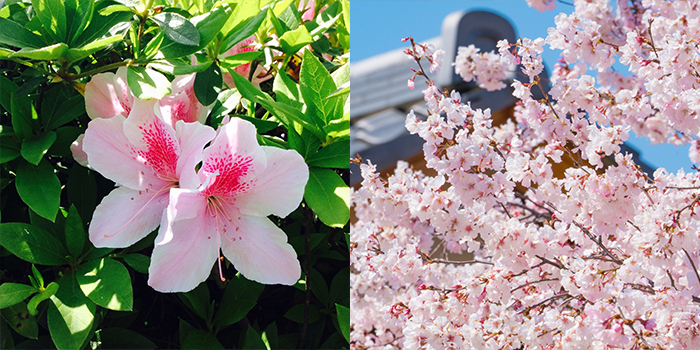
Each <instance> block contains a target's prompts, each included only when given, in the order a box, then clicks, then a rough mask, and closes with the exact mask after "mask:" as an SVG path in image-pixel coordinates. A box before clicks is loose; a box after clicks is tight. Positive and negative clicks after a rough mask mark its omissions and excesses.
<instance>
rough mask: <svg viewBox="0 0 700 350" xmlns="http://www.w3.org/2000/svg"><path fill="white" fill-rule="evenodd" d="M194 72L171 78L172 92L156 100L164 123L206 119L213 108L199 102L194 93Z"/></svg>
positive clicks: (202, 120) (173, 123)
mask: <svg viewBox="0 0 700 350" xmlns="http://www.w3.org/2000/svg"><path fill="white" fill-rule="evenodd" d="M194 79H195V74H194V73H193V74H189V75H181V76H178V77H177V78H175V80H173V82H172V85H173V92H172V93H171V94H170V95H168V96H165V97H163V98H162V99H161V100H160V101H159V102H158V109H159V111H160V113H161V115H162V117H163V120H165V122H166V123H168V124H170V125H172V126H173V127H174V126H175V123H177V121H178V120H182V121H184V122H186V123H192V122H200V123H202V124H203V123H204V122H205V121H206V120H207V115H209V112H210V111H211V108H213V104H212V105H211V106H209V107H205V106H203V105H202V104H201V103H199V100H198V99H197V96H196V95H195V93H194Z"/></svg>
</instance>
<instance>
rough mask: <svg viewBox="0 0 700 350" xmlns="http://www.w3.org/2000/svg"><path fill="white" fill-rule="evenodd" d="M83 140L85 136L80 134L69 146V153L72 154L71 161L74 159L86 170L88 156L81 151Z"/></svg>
mask: <svg viewBox="0 0 700 350" xmlns="http://www.w3.org/2000/svg"><path fill="white" fill-rule="evenodd" d="M83 138H85V134H80V135H79V136H78V138H77V139H75V141H73V143H71V144H70V152H71V153H72V154H73V159H75V161H76V162H78V164H80V165H82V166H84V167H86V168H87V167H89V165H88V158H87V157H88V156H87V153H85V151H83Z"/></svg>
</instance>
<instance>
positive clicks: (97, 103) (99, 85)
mask: <svg viewBox="0 0 700 350" xmlns="http://www.w3.org/2000/svg"><path fill="white" fill-rule="evenodd" d="M133 101H134V97H133V96H132V95H131V92H130V90H129V88H128V85H127V84H126V68H119V70H117V74H114V73H101V74H97V75H95V76H93V77H92V79H91V80H90V81H89V82H88V83H87V84H86V85H85V110H86V111H87V114H88V116H89V117H90V118H91V119H95V118H112V117H114V116H116V115H121V116H123V117H126V116H127V115H129V111H130V110H131V104H132V103H133Z"/></svg>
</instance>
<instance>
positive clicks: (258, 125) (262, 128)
mask: <svg viewBox="0 0 700 350" xmlns="http://www.w3.org/2000/svg"><path fill="white" fill-rule="evenodd" d="M231 117H236V118H241V119H245V120H247V121H249V122H251V123H253V125H255V130H256V131H257V132H258V134H262V133H266V132H268V131H270V130H273V129H275V128H277V127H278V126H279V125H280V124H279V123H278V122H274V121H271V120H262V119H258V118H254V117H249V116H247V115H241V114H234V115H232V116H231Z"/></svg>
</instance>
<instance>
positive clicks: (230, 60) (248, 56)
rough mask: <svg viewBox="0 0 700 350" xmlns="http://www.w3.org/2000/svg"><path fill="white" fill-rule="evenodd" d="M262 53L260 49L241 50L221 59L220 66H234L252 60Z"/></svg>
mask: <svg viewBox="0 0 700 350" xmlns="http://www.w3.org/2000/svg"><path fill="white" fill-rule="evenodd" d="M261 54H262V51H248V52H241V53H237V54H235V55H231V56H228V57H226V58H224V59H223V60H221V66H222V67H224V68H235V67H238V66H240V65H242V64H246V63H248V62H251V61H253V60H254V59H256V58H258V57H259V56H260V55H261Z"/></svg>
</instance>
